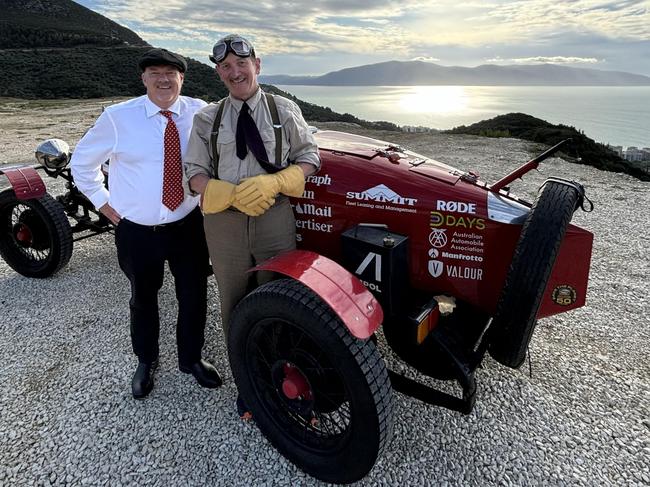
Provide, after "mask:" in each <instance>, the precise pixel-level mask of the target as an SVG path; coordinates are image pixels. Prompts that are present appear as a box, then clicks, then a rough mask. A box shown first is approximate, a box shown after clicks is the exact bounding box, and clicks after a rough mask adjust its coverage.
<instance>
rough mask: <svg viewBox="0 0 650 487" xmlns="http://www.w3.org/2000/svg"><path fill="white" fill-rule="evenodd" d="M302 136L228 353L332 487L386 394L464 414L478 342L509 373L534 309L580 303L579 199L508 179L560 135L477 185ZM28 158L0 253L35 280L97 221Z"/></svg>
mask: <svg viewBox="0 0 650 487" xmlns="http://www.w3.org/2000/svg"><path fill="white" fill-rule="evenodd" d="M316 137H317V141H318V144H319V147H320V154H321V158H322V162H323V164H322V168H321V170H320V172H319V173H318V174H315V175H313V176H310V177H309V178H308V181H307V184H306V189H305V192H304V193H303V195H302V196H301V197H300V198H292V205H293V208H294V213H295V217H296V231H297V240H298V250H296V251H293V252H289V253H285V254H281V255H278V256H277V257H275V258H273V259H270V260H269V261H267V262H264V263H262V264H260V265H259V266H258V267H256V268H254V269H252V271H255V270H258V269H266V270H272V271H275V272H277V273H278V274H280V275H281V278H279V279H277V280H274V281H271V282H270V283H268V284H265V285H263V286H261V287H259V288H257V289H255V290H254V291H253V292H251V293H250V294H249V295H247V296H246V297H245V298H244V299H243V300H242V301H241V302H240V303H239V304H238V306H237V308H236V309H235V311H234V313H233V317H232V320H233V322H232V324H231V327H230V329H231V332H230V334H229V340H228V351H229V359H230V364H231V368H232V371H233V375H234V378H235V381H236V383H237V387H238V389H239V391H240V393H241V394H242V396H243V397H244V399H245V400H246V402H247V404H248V406H249V407H250V409H251V411H252V413H253V417H254V419H255V422H256V424H257V425H258V426H259V428H260V430H261V431H262V432H263V433H264V434H265V435H266V436H267V437H268V438H269V440H270V441H271V442H272V443H273V445H274V446H275V447H276V448H277V449H278V450H279V451H280V452H282V453H283V454H284V455H285V456H286V457H287V458H289V459H290V460H291V461H292V462H294V463H295V464H296V465H298V466H299V467H300V468H302V469H303V470H304V471H306V472H308V473H309V474H311V475H313V476H315V477H317V478H319V479H321V480H325V481H329V482H338V483H347V482H353V481H355V480H358V479H360V478H362V477H363V476H365V475H366V474H367V473H368V472H369V471H370V469H371V468H372V466H373V465H374V463H375V461H376V459H377V458H378V456H379V455H380V454H381V452H382V450H383V449H385V448H387V447H388V445H389V441H390V438H391V435H392V430H393V427H392V425H393V398H392V389H396V390H398V391H400V392H403V393H406V394H410V395H411V396H413V397H416V398H418V399H420V400H422V401H425V402H428V403H431V404H437V405H441V406H444V407H447V408H451V409H454V410H457V411H460V412H463V413H469V412H470V411H471V410H472V407H473V405H474V400H475V391H476V383H475V376H474V372H475V370H476V369H477V367H478V366H479V365H480V364H481V361H482V360H483V358H484V356H485V354H486V353H489V354H490V355H491V356H492V357H493V358H494V359H496V360H497V361H498V362H500V363H502V364H503V365H506V366H508V367H513V368H517V367H519V366H520V365H521V364H522V363H523V361H524V359H525V356H526V351H527V347H528V344H529V342H530V339H531V336H532V333H533V331H534V328H535V325H536V322H537V320H538V319H539V318H543V317H545V316H550V315H554V314H557V313H563V312H566V311H569V310H571V309H575V308H577V307H580V306H583V305H584V304H585V299H586V292H587V280H588V274H589V265H590V258H591V249H592V240H593V235H592V234H591V233H590V232H588V231H586V230H583V229H581V228H579V227H576V226H573V225H571V224H570V220H571V217H572V215H573V213H574V212H575V211H576V210H577V209H578V208H583V209H585V207H586V206H587V205H589V204H590V203H589V200H588V199H587V198H586V196H585V192H584V189H583V188H582V186H581V185H579V184H578V183H575V182H572V181H567V180H563V179H558V178H549V179H548V180H547V181H546V182H545V183H544V184H543V185H542V187H541V188H540V190H539V193H538V195H537V197H536V199H535V201H534V202H533V204H530V203H528V202H526V201H523V200H521V199H519V198H517V197H516V196H514V195H513V194H511V192H510V190H509V185H510V184H511V183H512V182H513V181H515V180H516V179H517V178H519V177H521V176H522V175H524V174H525V173H526V172H528V171H530V170H531V169H533V168H534V167H536V166H537V165H538V164H539V163H540V162H541V161H542V160H543V159H545V158H546V157H549V156H550V155H552V154H553V153H554V152H555V151H557V150H558V149H559V148H560V146H561V145H562V144H563V143H560V144H558V145H557V146H555V147H553V148H551V149H549V150H548V151H546V152H545V153H544V154H542V155H540V156H539V157H537V158H535V159H533V160H532V161H529V162H528V163H526V164H525V165H523V166H522V167H521V168H519V169H518V170H516V171H515V172H513V173H512V174H509V175H507V176H506V177H504V178H502V179H501V180H499V181H498V182H496V183H494V184H488V183H486V182H484V181H481V180H479V178H478V177H477V176H476V175H475V174H472V173H465V172H462V171H458V170H456V169H454V168H453V167H450V166H447V165H445V164H442V163H439V162H437V161H435V160H432V159H430V158H427V157H424V156H421V155H419V154H415V153H413V152H410V151H408V150H404V149H402V148H400V147H397V146H394V145H392V144H390V143H387V142H383V141H380V140H375V139H370V138H366V137H361V136H356V135H350V134H346V133H341V132H332V131H322V132H318V133H317V134H316ZM48 144H49V145H48ZM37 156H38V158H39V161H40V165H39V166H36V167H21V168H11V169H8V170H7V169H5V170H4V173H5V174H7V176H8V178H9V179H10V182H11V183H12V189H8V190H6V191H4V192H2V193H0V225H1V226H2V234H1V235H0V253H1V254H2V256H3V258H4V259H5V260H6V261H7V263H8V264H9V265H10V266H12V267H13V268H14V269H15V270H16V271H18V272H20V273H22V274H24V275H26V276H31V277H45V276H49V275H51V274H53V273H54V272H56V271H57V270H59V269H60V268H61V267H62V266H63V265H65V264H66V263H67V261H68V259H69V258H70V255H71V252H72V242H73V235H74V234H80V236H79V237H77V238H85V237H86V236H89V235H93V234H96V233H101V232H104V231H109V230H110V228H111V227H110V224H109V223H108V222H107V221H106V220H105V219H103V218H101V217H98V215H97V212H96V210H95V209H94V208H92V205H91V204H90V202H89V201H88V200H86V199H85V198H84V197H83V196H82V195H81V194H80V193H79V192H78V190H77V189H76V187H75V185H74V181H73V180H72V177H71V175H70V171H69V169H68V168H67V161H68V156H69V154H68V151H67V150H66V147H65V146H64V145H62V143H61V141H58V142H53V141H47V142H46V143H44V144H43V145H42V146H41V147H40V148H39V150H38V151H37ZM36 169H44V170H46V172H47V173H48V174H49V175H50V176H54V177H63V178H64V179H66V180H67V181H68V183H67V189H68V192H67V193H66V194H64V195H61V196H58V197H57V198H56V199H54V198H52V197H51V196H49V195H48V194H46V193H45V185H44V184H43V182H42V180H41V179H40V177H39V176H38V174H37V173H36ZM70 220H72V221H73V222H74V225H73V226H71V225H70V223H69V222H70ZM378 332H381V333H379V334H380V335H383V337H382V338H380V339H378V338H377V336H378ZM384 342H385V344H387V346H388V347H390V348H391V349H393V350H394V351H395V353H396V354H397V355H398V356H399V357H400V358H401V359H402V360H403V361H404V362H406V363H407V364H409V365H410V366H412V367H414V368H415V369H417V370H418V371H419V372H421V373H422V374H424V375H426V376H430V377H434V378H437V379H450V380H455V381H457V382H458V383H459V384H460V386H461V388H462V390H463V393H462V397H455V396H452V395H449V394H447V393H445V392H441V391H437V390H435V389H433V388H431V387H429V386H428V385H425V384H423V383H420V382H418V381H415V380H413V379H410V378H408V377H406V376H403V375H401V374H398V373H395V372H392V371H389V370H388V369H387V367H386V365H385V363H384V361H383V359H382V357H381V354H380V351H379V346H378V344H383V343H384Z"/></svg>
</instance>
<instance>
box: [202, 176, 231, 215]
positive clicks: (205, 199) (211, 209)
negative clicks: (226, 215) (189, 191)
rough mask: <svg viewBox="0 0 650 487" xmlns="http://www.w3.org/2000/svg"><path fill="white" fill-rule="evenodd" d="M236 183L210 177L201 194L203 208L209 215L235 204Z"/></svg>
mask: <svg viewBox="0 0 650 487" xmlns="http://www.w3.org/2000/svg"><path fill="white" fill-rule="evenodd" d="M234 200H235V185H234V184H232V183H229V182H228V181H222V180H221V179H210V181H208V185H207V186H206V187H205V191H204V192H203V195H202V196H201V209H202V210H203V213H205V214H207V215H209V214H212V213H219V212H220V211H223V210H225V209H226V208H228V207H229V206H230V205H232V204H233V201H234Z"/></svg>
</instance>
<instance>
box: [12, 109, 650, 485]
mask: <svg viewBox="0 0 650 487" xmlns="http://www.w3.org/2000/svg"><path fill="white" fill-rule="evenodd" d="M75 103H76V105H75V104H72V103H70V104H68V105H65V104H57V105H56V106H54V107H50V108H49V109H48V112H47V113H48V114H49V116H51V120H54V121H59V122H60V124H57V123H51V124H47V126H46V127H43V126H42V125H39V120H40V121H41V122H42V121H43V120H49V118H48V115H44V113H43V112H44V109H43V108H36V107H34V106H30V105H29V104H27V105H25V104H23V105H20V106H21V107H22V108H21V109H20V110H18V109H15V110H14V111H11V109H7V110H6V113H8V115H7V116H6V117H4V119H1V120H2V121H0V128H1V129H2V130H3V133H4V132H6V133H7V134H8V135H7V140H8V141H11V147H10V148H8V154H4V155H3V159H1V160H0V162H18V161H24V160H28V159H29V157H31V155H30V154H31V153H32V152H33V149H34V139H36V138H37V137H43V138H44V137H45V135H46V134H45V132H47V134H49V135H53V136H58V137H62V138H66V137H68V139H69V141H70V142H76V140H77V139H78V137H79V135H80V134H81V133H82V132H83V130H85V128H86V127H87V126H88V125H89V124H90V123H92V120H93V119H94V118H95V117H96V116H97V114H98V107H99V106H100V104H101V103H100V102H97V101H92V102H84V103H80V102H75ZM74 107H77V109H75V108H74ZM12 124H13V125H12ZM30 124H31V125H30ZM30 127H32V130H31V131H30V130H29V128H30ZM21 131H22V133H21ZM361 132H364V131H361ZM374 136H375V137H378V138H384V139H391V140H393V141H395V142H398V143H400V144H403V145H405V146H407V147H409V148H412V149H413V150H416V151H418V152H421V153H423V154H425V155H429V156H431V157H434V158H436V159H438V160H440V161H442V162H446V163H449V164H451V165H454V166H457V167H459V168H462V169H466V170H468V169H474V170H477V171H479V172H480V173H481V174H482V175H483V178H484V179H486V180H489V181H494V180H496V179H497V178H498V177H500V176H502V175H503V174H505V173H507V172H509V171H510V170H512V169H513V168H514V167H516V166H517V165H519V164H521V163H523V162H525V161H526V160H528V159H529V158H530V157H531V156H532V155H533V154H534V153H536V152H537V151H538V149H539V148H538V147H536V146H535V145H534V144H530V143H527V142H522V141H518V140H513V139H500V140H492V139H484V138H477V137H466V136H446V135H439V134H389V133H379V134H374ZM16 147H18V148H16ZM551 175H554V176H564V177H569V178H572V179H576V180H577V181H580V182H582V183H584V184H585V185H586V187H587V194H588V196H589V197H590V198H591V199H592V200H593V201H594V204H595V205H596V209H595V211H594V212H593V213H590V214H584V213H582V212H578V213H576V215H575V217H574V223H576V224H578V225H581V226H584V227H585V228H587V229H589V230H591V231H592V232H594V234H595V242H594V253H593V257H592V273H591V280H590V285H589V295H588V304H587V306H586V307H584V308H581V309H579V310H575V311H572V312H570V313H566V314H562V315H558V316H554V317H551V318H547V319H545V320H542V321H541V322H540V326H539V327H538V328H537V330H536V332H535V336H534V338H533V342H532V344H531V354H532V367H533V375H532V377H529V376H528V368H527V367H523V368H522V369H520V370H517V371H513V370H510V369H507V368H505V367H503V366H500V365H499V364H497V363H496V362H494V361H493V360H491V359H490V358H489V357H487V358H486V360H485V361H484V364H483V368H482V369H481V370H479V371H478V374H477V380H478V387H479V390H478V398H477V403H476V407H475V409H474V411H473V412H472V413H471V414H470V415H468V416H463V415H460V414H458V413H454V412H451V411H447V410H444V409H438V408H434V407H431V406H427V405H424V404H421V403H419V402H418V401H416V400H414V399H411V398H409V397H406V396H404V395H402V394H399V393H395V397H396V401H395V402H396V411H395V412H396V416H395V434H394V437H393V441H392V443H391V444H390V446H389V447H388V449H387V450H386V452H385V454H384V455H383V456H382V457H381V458H380V459H379V460H378V462H377V464H376V466H375V468H374V469H373V470H372V472H371V473H370V474H369V475H368V476H367V477H366V478H365V479H363V480H362V481H361V482H359V485H368V486H380V485H382V486H383V485H391V486H393V485H448V486H456V485H481V486H482V485H567V484H571V485H585V486H592V485H650V408H649V404H650V360H649V356H648V343H650V326H649V325H650V321H649V318H648V317H649V316H650V305H649V301H648V291H649V286H648V275H650V259H648V252H649V251H650V245H649V243H650V242H649V241H650V237H649V233H648V226H649V223H650V219H649V218H648V215H647V213H646V212H647V209H648V208H649V207H650V185H649V184H648V183H642V182H639V181H637V180H635V179H633V178H631V177H628V176H625V175H620V174H613V173H607V172H602V171H599V170H596V169H594V168H591V167H586V166H580V165H575V164H570V163H567V162H564V161H561V160H559V159H552V160H550V161H548V162H547V163H546V164H544V165H543V166H542V168H541V171H540V172H539V173H537V172H535V173H532V174H529V175H527V176H526V177H525V179H524V181H523V182H517V183H516V184H514V185H513V191H516V192H517V193H518V194H520V195H521V196H525V197H527V198H529V199H532V198H533V196H534V194H535V193H536V191H537V188H538V187H539V185H540V184H541V183H542V182H543V180H544V179H545V178H546V177H548V176H551ZM46 182H47V185H48V188H49V189H50V190H51V192H53V193H54V194H57V191H60V190H61V184H60V182H57V181H52V180H47V181H46ZM170 277H171V276H169V275H168V276H167V278H166V281H165V285H164V286H163V289H162V291H161V294H160V307H161V337H160V345H161V363H160V368H159V371H158V373H157V375H156V387H155V388H154V390H153V392H152V394H151V396H150V397H148V398H147V399H146V400H144V401H134V400H133V399H132V397H131V393H130V379H131V374H132V372H133V370H134V368H135V360H134V358H133V356H132V353H131V346H130V340H129V325H128V311H127V302H128V299H129V291H128V283H127V280H126V278H125V277H124V276H123V274H122V273H121V271H120V270H119V267H118V265H117V259H116V254H115V249H114V245H113V237H112V236H111V235H104V236H99V237H95V238H92V239H88V240H84V241H80V242H77V243H75V249H74V252H73V256H72V259H71V261H70V263H69V264H68V266H66V267H65V268H64V269H63V270H62V271H61V272H60V273H59V274H58V275H57V276H55V277H53V278H50V279H44V280H37V279H27V278H24V277H22V276H20V275H18V274H16V273H15V272H14V271H13V270H12V269H11V268H9V267H8V266H7V265H6V264H5V263H4V261H0V354H1V356H2V357H3V360H2V362H1V363H0V487H1V486H4V485H7V486H9V485H11V486H14V485H57V486H58V485H159V486H176V485H178V486H187V485H235V486H250V485H269V486H270V485H274V486H276V485H277V486H295V485H314V484H318V482H315V481H314V479H312V478H311V477H309V476H307V475H305V474H304V473H303V472H301V471H300V470H298V469H297V468H296V467H295V466H293V465H292V464H291V463H289V462H288V461H287V460H286V459H285V458H283V457H282V456H281V455H280V454H279V453H278V452H277V451H276V450H275V449H274V448H273V447H272V446H271V445H270V443H269V442H268V441H267V440H266V439H265V438H264V437H263V436H262V434H261V433H260V432H259V430H258V429H257V428H256V427H255V425H254V424H246V423H243V422H242V421H241V420H240V419H239V418H238V417H237V415H236V413H235V409H234V400H235V396H236V389H235V387H234V384H233V380H232V375H231V373H230V371H229V368H228V361H227V357H226V354H225V351H224V347H223V336H222V331H221V327H220V324H219V319H218V304H217V303H216V289H215V286H214V282H213V281H212V278H211V281H210V291H209V292H210V296H211V300H212V301H211V303H210V306H209V317H208V326H207V330H206V347H205V356H206V357H208V358H209V359H211V360H212V361H213V362H214V363H215V364H216V366H217V367H218V368H219V370H220V371H221V372H222V374H223V376H224V379H225V385H224V386H223V387H222V388H220V389H217V390H207V389H202V388H200V387H199V386H198V385H197V384H196V382H195V381H194V380H193V379H192V378H191V377H189V376H187V375H185V374H182V373H180V371H179V370H178V368H177V363H176V345H175V338H174V317H175V314H176V308H175V303H174V292H173V286H172V285H171V278H170ZM382 352H383V353H384V355H385V357H386V360H387V362H388V363H389V365H390V366H391V368H394V369H399V368H400V366H399V364H397V363H396V362H395V358H394V356H393V355H392V354H391V352H390V351H388V350H385V349H384V350H382ZM433 382H434V383H436V382H435V381H433ZM441 386H443V387H446V385H445V384H441Z"/></svg>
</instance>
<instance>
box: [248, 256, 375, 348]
mask: <svg viewBox="0 0 650 487" xmlns="http://www.w3.org/2000/svg"><path fill="white" fill-rule="evenodd" d="M262 270H264V271H273V272H278V273H280V274H284V275H285V276H289V277H292V278H293V279H296V280H297V281H300V282H302V283H303V284H304V285H305V286H307V287H308V288H309V289H311V290H312V291H314V292H315V293H316V294H318V295H319V296H320V297H321V299H322V300H323V301H325V302H326V303H327V304H328V305H329V306H330V308H332V310H333V311H334V312H335V313H336V314H337V315H338V316H339V318H341V321H343V323H344V324H345V326H347V327H348V330H350V333H352V335H354V336H355V337H357V338H360V339H366V338H368V337H369V336H371V335H372V334H373V333H374V332H375V330H376V329H377V328H379V326H380V325H381V322H382V321H383V319H384V311H383V310H382V309H381V305H380V304H379V302H378V301H377V300H376V299H375V297H374V296H373V295H372V294H371V293H370V291H368V290H367V289H366V287H365V286H364V285H363V284H362V283H361V281H360V280H359V279H358V278H357V277H356V276H355V275H354V274H352V273H350V272H349V271H348V270H346V269H344V268H343V267H341V266H340V265H339V264H337V263H336V262H334V261H333V260H331V259H328V258H327V257H323V256H322V255H319V254H317V253H315V252H310V251H308V250H292V251H289V252H284V253H282V254H279V255H277V256H275V257H273V258H271V259H269V260H267V261H265V262H263V263H262V264H260V265H258V266H257V267H254V268H253V269H251V271H262Z"/></svg>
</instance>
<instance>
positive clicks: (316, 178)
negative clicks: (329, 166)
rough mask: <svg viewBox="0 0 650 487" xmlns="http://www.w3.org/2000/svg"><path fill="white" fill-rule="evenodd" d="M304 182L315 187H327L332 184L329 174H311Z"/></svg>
mask: <svg viewBox="0 0 650 487" xmlns="http://www.w3.org/2000/svg"><path fill="white" fill-rule="evenodd" d="M305 181H306V182H308V183H311V184H315V185H316V186H329V185H330V184H332V178H331V177H330V175H329V174H322V175H321V174H319V175H315V174H312V175H311V176H307V178H306V180H305Z"/></svg>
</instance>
